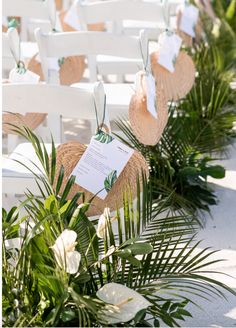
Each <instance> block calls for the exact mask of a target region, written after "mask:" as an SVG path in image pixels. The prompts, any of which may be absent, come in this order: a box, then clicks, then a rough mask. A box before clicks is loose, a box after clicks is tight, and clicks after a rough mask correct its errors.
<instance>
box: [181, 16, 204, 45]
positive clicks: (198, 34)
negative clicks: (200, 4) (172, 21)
mask: <svg viewBox="0 0 236 328" xmlns="http://www.w3.org/2000/svg"><path fill="white" fill-rule="evenodd" d="M181 18H182V12H181V10H179V11H178V14H177V21H176V26H177V29H176V33H177V34H178V35H179V36H180V37H181V38H182V39H183V42H184V44H185V45H186V46H187V47H192V45H193V38H192V36H191V35H189V34H187V33H185V32H183V31H181V30H180V28H179V27H180V22H181ZM201 34H202V24H201V20H200V18H198V21H197V24H196V26H195V40H196V42H197V43H199V42H200V40H201Z"/></svg>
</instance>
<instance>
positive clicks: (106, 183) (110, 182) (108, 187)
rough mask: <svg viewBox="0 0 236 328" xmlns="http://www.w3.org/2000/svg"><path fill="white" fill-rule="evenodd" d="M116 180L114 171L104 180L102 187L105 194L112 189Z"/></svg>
mask: <svg viewBox="0 0 236 328" xmlns="http://www.w3.org/2000/svg"><path fill="white" fill-rule="evenodd" d="M116 180H117V171H116V170H114V171H112V172H111V173H110V174H109V175H108V176H107V178H106V179H105V180H104V187H105V189H106V191H107V192H109V191H110V190H111V188H112V187H113V185H114V183H115V182H116Z"/></svg>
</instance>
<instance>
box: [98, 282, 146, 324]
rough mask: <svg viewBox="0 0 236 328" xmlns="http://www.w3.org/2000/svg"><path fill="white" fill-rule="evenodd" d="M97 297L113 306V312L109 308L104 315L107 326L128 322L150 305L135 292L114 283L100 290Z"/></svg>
mask: <svg viewBox="0 0 236 328" xmlns="http://www.w3.org/2000/svg"><path fill="white" fill-rule="evenodd" d="M97 297H98V298H99V299H100V300H102V301H103V302H105V303H109V304H112V305H114V311H112V310H111V308H109V309H108V310H107V311H105V313H104V314H105V316H106V320H107V322H108V324H116V323H119V322H127V321H130V320H131V319H133V318H134V317H135V315H136V314H137V313H138V312H139V311H140V310H143V309H146V308H147V307H149V306H151V305H152V304H151V303H150V302H148V301H147V300H146V299H145V298H144V297H143V296H142V295H140V294H139V293H137V292H136V291H134V290H132V289H130V288H128V287H126V286H123V285H121V284H117V283H114V282H112V283H109V284H106V285H104V286H103V287H102V288H100V289H99V290H98V291H97Z"/></svg>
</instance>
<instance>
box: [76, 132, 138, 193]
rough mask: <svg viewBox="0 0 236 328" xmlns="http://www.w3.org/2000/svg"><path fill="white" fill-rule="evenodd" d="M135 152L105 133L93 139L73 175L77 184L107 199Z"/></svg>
mask: <svg viewBox="0 0 236 328" xmlns="http://www.w3.org/2000/svg"><path fill="white" fill-rule="evenodd" d="M133 152H134V150H133V149H131V148H129V147H128V146H126V145H124V144H122V143H121V142H120V141H119V140H117V139H115V138H113V137H112V136H111V135H109V134H106V133H104V132H102V131H101V132H100V133H98V134H97V135H96V136H94V137H92V139H91V141H90V144H89V146H88V148H87V149H86V151H85V152H84V154H83V155H82V157H81V159H80V160H79V162H78V163H77V165H76V167H75V168H74V170H73V171H72V173H71V175H75V176H76V180H75V181H76V183H77V184H79V185H80V186H81V187H83V188H85V189H87V190H88V191H90V192H92V193H93V194H97V193H98V192H99V193H98V194H97V196H98V197H99V198H101V199H105V198H106V196H107V194H108V192H109V191H110V190H111V188H112V186H113V185H114V184H115V182H116V181H117V179H118V177H119V175H120V174H121V172H122V170H123V169H124V167H125V165H126V164H127V162H128V161H129V159H130V157H131V156H132V154H133Z"/></svg>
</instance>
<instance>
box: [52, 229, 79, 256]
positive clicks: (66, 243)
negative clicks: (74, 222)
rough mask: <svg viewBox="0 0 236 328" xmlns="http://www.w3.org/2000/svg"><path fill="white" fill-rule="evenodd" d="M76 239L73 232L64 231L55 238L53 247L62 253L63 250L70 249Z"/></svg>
mask: <svg viewBox="0 0 236 328" xmlns="http://www.w3.org/2000/svg"><path fill="white" fill-rule="evenodd" d="M76 238H77V233H76V232H75V231H73V230H68V229H65V230H64V231H63V232H62V233H61V235H60V236H59V237H58V238H57V240H56V242H55V244H54V246H55V247H56V248H57V249H58V250H60V251H62V250H64V249H67V248H68V247H70V246H71V245H72V244H73V243H74V242H75V241H76Z"/></svg>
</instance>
